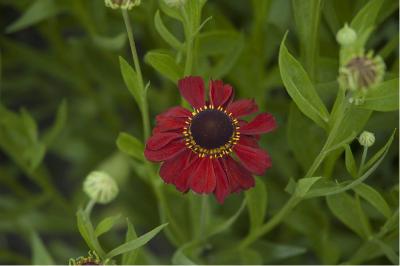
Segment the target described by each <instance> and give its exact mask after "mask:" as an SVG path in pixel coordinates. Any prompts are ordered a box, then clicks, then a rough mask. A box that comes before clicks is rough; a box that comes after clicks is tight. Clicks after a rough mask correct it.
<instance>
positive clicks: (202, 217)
mask: <svg viewBox="0 0 400 266" xmlns="http://www.w3.org/2000/svg"><path fill="white" fill-rule="evenodd" d="M207 206H208V200H207V197H206V196H202V198H201V211H200V228H199V231H198V232H199V235H198V238H199V239H202V238H203V237H204V236H205V233H206V232H205V229H206V215H207Z"/></svg>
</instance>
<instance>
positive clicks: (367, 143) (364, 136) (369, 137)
mask: <svg viewBox="0 0 400 266" xmlns="http://www.w3.org/2000/svg"><path fill="white" fill-rule="evenodd" d="M358 142H360V144H361V145H362V146H364V147H371V146H372V145H374V143H375V136H374V134H373V133H371V132H368V131H364V132H363V133H361V135H360V136H359V137H358Z"/></svg>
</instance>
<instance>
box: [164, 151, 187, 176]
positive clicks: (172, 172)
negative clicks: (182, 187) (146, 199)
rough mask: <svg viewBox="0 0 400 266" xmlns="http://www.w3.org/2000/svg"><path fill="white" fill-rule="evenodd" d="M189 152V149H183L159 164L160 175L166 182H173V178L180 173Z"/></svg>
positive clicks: (185, 164)
mask: <svg viewBox="0 0 400 266" xmlns="http://www.w3.org/2000/svg"><path fill="white" fill-rule="evenodd" d="M190 153H191V151H190V150H189V149H184V150H182V152H180V153H178V154H177V155H176V156H175V157H173V158H171V159H169V160H167V161H165V162H164V163H163V164H162V165H161V167H160V176H161V178H162V179H163V180H164V181H165V182H166V183H174V180H175V179H176V178H177V177H178V176H179V175H180V174H181V172H182V169H185V168H186V167H187V165H188V161H187V160H188V156H189V155H190Z"/></svg>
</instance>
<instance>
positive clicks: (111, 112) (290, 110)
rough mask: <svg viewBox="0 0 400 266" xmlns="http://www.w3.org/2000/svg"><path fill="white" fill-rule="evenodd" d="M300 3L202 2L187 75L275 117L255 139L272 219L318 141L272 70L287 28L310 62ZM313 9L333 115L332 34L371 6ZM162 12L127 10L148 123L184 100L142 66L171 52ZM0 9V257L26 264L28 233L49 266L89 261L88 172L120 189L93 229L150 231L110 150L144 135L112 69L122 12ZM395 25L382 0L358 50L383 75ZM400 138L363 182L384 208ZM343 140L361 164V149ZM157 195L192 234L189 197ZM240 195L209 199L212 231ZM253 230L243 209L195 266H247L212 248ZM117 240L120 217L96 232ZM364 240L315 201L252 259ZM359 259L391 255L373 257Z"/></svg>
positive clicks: (392, 69)
mask: <svg viewBox="0 0 400 266" xmlns="http://www.w3.org/2000/svg"><path fill="white" fill-rule="evenodd" d="M38 2H41V3H38ZM295 2H299V1H291V0H271V1H262V0H260V1H258V0H253V1H247V0H242V1H231V0H218V1H216V0H208V1H207V3H206V5H205V7H204V9H203V15H202V17H203V19H205V18H207V17H209V16H212V20H211V21H210V22H208V23H207V24H206V26H205V27H204V29H203V30H202V32H204V33H202V34H203V35H201V36H202V37H204V36H206V37H204V38H202V39H201V40H203V41H199V44H198V46H197V51H198V57H197V59H196V61H195V68H194V69H195V70H194V72H195V74H199V75H202V76H204V77H205V78H206V79H210V78H213V79H223V80H224V81H226V82H228V83H230V84H232V85H233V86H234V88H235V90H236V95H237V96H236V97H250V98H255V99H256V101H257V103H258V104H259V106H260V109H261V110H262V111H265V110H266V111H268V112H270V113H272V114H274V116H275V117H276V119H277V121H278V124H279V128H278V130H276V131H274V132H273V133H271V134H269V135H268V136H266V137H264V138H263V139H262V146H263V147H264V148H266V149H267V150H268V151H269V153H270V154H271V157H272V159H273V167H272V168H271V169H270V170H269V171H268V172H267V174H266V176H265V177H262V178H261V180H262V183H261V185H263V186H266V188H267V190H268V211H267V219H268V217H270V216H271V215H272V214H273V213H275V212H276V210H277V209H279V208H280V206H281V205H282V204H283V202H284V201H285V199H287V197H288V196H287V193H286V192H285V191H284V188H285V186H286V184H287V183H288V182H289V179H290V178H295V179H296V178H298V177H300V176H302V175H304V172H305V170H306V169H308V167H309V166H310V164H311V162H312V160H313V159H314V157H315V156H316V155H317V153H318V152H319V150H320V148H321V145H322V143H323V139H324V132H323V131H322V129H320V128H318V127H317V126H316V125H314V124H313V123H312V121H311V120H309V119H308V118H306V117H305V116H304V115H302V114H301V113H300V112H299V111H298V110H297V108H296V107H295V106H294V105H293V103H292V101H291V99H290V97H289V96H288V95H287V93H286V91H285V89H284V88H283V86H282V81H281V78H280V74H279V68H278V63H277V57H278V50H279V44H280V42H281V40H282V38H283V35H284V33H285V32H286V31H287V30H289V37H288V40H287V41H286V45H287V46H288V47H289V49H290V50H291V51H292V53H293V54H295V55H296V57H297V58H300V61H301V62H302V63H304V62H306V61H307V59H306V58H307V55H306V54H305V53H304V47H306V46H307V45H308V44H307V40H300V39H299V38H298V28H297V27H296V22H295V18H294V14H293V8H292V7H293V5H294V3H295ZM304 2H308V1H307V0H305V1H304ZM320 2H321V3H320V5H321V10H320V19H319V21H320V22H319V26H318V27H319V30H318V36H317V40H318V41H317V47H316V49H317V51H318V52H317V59H316V61H317V62H318V64H317V67H316V68H315V70H314V73H312V74H311V77H312V80H313V82H314V83H315V84H316V88H317V90H318V93H319V95H320V96H321V98H323V100H324V102H325V104H326V105H327V107H328V109H330V108H331V106H332V104H333V101H334V99H335V95H336V92H337V89H338V85H337V81H336V79H337V73H338V52H339V46H338V44H337V42H336V40H335V35H336V32H337V31H338V30H339V29H340V28H341V27H342V26H343V25H344V23H345V22H350V21H351V19H352V18H353V17H354V15H355V14H356V13H357V11H358V10H360V8H361V7H362V6H364V5H365V4H366V3H367V2H368V1H367V0H354V1H348V0H321V1H320ZM304 4H305V5H306V3H304ZM33 5H36V9H37V10H40V12H39V11H37V10H36V11H35V12H36V13H37V15H36V16H37V17H36V21H33V22H32V23H29V24H26V25H25V24H24V22H21V21H20V20H18V19H19V18H20V17H21V16H22V15H23V14H24V13H25V12H26V11H27V10H31V8H32V6H33ZM159 8H160V7H159V3H158V1H156V0H142V4H141V5H140V6H139V7H136V8H134V9H133V10H132V11H131V12H130V17H131V19H132V24H133V31H134V35H135V38H136V42H137V49H138V53H139V57H140V60H141V62H142V70H143V71H144V77H145V80H146V81H150V89H149V95H148V98H149V106H150V113H151V117H152V125H154V121H153V118H154V116H155V115H156V114H158V113H160V112H162V111H164V110H166V109H167V108H169V107H171V106H174V105H179V103H180V96H179V94H178V90H177V88H176V85H175V84H174V83H173V82H171V81H170V80H168V79H165V78H163V77H162V76H161V75H160V74H159V73H157V72H156V71H155V70H154V69H153V68H152V67H151V66H150V65H149V64H146V62H145V60H144V57H145V54H146V53H147V52H149V51H151V50H154V49H166V50H170V48H169V46H168V44H167V43H165V42H164V41H163V40H162V39H161V38H160V36H159V34H158V33H157V31H156V29H155V26H154V15H155V13H156V11H157V10H158V9H159ZM31 12H32V11H31ZM0 14H1V15H0V30H1V35H0V52H1V81H0V108H1V109H0V138H1V139H0V263H3V264H5V263H7V264H29V263H31V243H30V234H31V232H32V231H33V230H34V231H36V232H38V233H39V234H40V236H41V238H42V240H43V242H44V243H45V245H46V247H47V249H48V250H49V252H50V253H51V254H52V256H53V257H54V258H55V260H56V262H57V263H60V264H66V263H67V261H68V258H71V257H78V256H80V255H85V254H86V253H87V250H88V248H87V247H86V246H85V243H84V241H83V240H82V238H81V237H80V235H79V232H78V230H77V227H76V221H75V219H76V218H75V212H76V209H77V208H78V207H79V206H82V205H83V204H84V203H85V202H86V201H87V198H86V196H85V195H84V194H83V192H82V181H83V180H84V178H85V176H86V175H87V174H88V173H89V172H90V171H92V170H94V169H106V170H110V171H112V172H113V176H114V177H115V178H116V179H117V181H118V183H119V186H120V190H121V191H120V194H119V196H118V198H117V199H116V200H115V201H113V202H112V203H111V204H109V205H107V206H101V207H98V208H97V209H96V211H95V212H94V218H93V219H94V220H95V221H99V220H100V219H101V218H103V217H106V216H107V215H112V214H116V213H122V214H123V216H127V217H129V218H130V219H131V221H132V222H133V223H134V224H135V226H136V229H137V231H138V232H139V233H143V232H147V231H148V230H150V229H152V228H154V227H156V226H157V225H159V224H160V221H159V215H158V210H157V202H156V198H155V196H154V194H153V192H152V189H151V187H150V186H149V184H148V182H147V181H146V177H145V176H143V175H141V174H140V173H141V171H142V172H143V171H144V170H143V166H142V165H140V164H139V163H138V162H136V161H134V160H132V159H130V158H128V157H127V156H125V155H123V154H122V153H120V152H118V149H117V148H116V144H115V141H116V138H117V136H118V134H119V132H121V131H125V132H129V133H130V134H132V135H135V136H137V137H138V138H141V137H142V123H141V116H140V113H139V109H138V108H137V106H136V104H135V102H134V101H133V99H132V97H131V95H130V93H129V91H128V90H127V89H126V86H125V84H124V82H123V79H122V76H121V73H120V67H119V61H118V56H122V57H124V58H125V59H126V60H128V61H129V62H130V51H129V48H128V43H127V39H126V33H125V27H124V24H123V20H122V17H121V12H119V11H115V10H111V9H109V8H106V7H105V6H104V2H103V1H102V0H69V1H67V0H57V1H56V0H53V1H51V0H37V1H31V0H18V1H15V0H0ZM161 16H162V19H163V21H164V23H165V24H166V25H168V27H169V29H170V30H171V31H172V32H173V33H174V34H176V36H178V37H179V38H180V39H181V40H183V38H184V36H183V31H182V29H181V25H180V24H179V23H178V22H177V21H175V20H173V19H171V18H169V17H167V16H165V15H164V14H163V13H162V14H161ZM398 23H399V17H398V1H395V0H385V1H384V3H383V6H382V8H381V11H380V13H379V16H378V20H377V25H378V27H377V28H376V30H375V31H374V33H373V34H372V37H371V38H370V40H369V41H368V44H367V49H373V50H374V51H375V52H376V53H378V54H380V55H381V56H382V58H383V59H384V61H385V63H386V66H387V73H386V79H389V78H394V77H397V76H398V74H397V73H398V65H399V50H398V34H399V33H398V32H399V28H398ZM199 38H200V37H199ZM130 63H132V62H130ZM23 110H25V111H23ZM289 114H290V116H291V117H290V119H289ZM6 117H7V118H6ZM10 117H11V118H10ZM398 118H399V117H398V113H397V112H386V113H380V112H375V113H374V114H373V116H372V117H371V119H370V121H369V122H368V124H367V126H366V129H367V130H369V131H372V132H374V133H375V136H376V143H375V145H374V146H373V147H372V148H371V149H370V154H371V155H372V154H373V153H375V152H376V151H377V150H378V149H379V148H380V147H382V146H383V145H384V144H385V143H386V141H387V139H388V138H389V136H390V134H391V133H392V131H393V129H394V128H398ZM289 120H290V121H292V122H290V121H289ZM34 121H36V122H34ZM293 121H294V122H293ZM397 139H398V138H397V136H396V138H395V141H394V143H393V144H392V148H391V149H390V151H389V153H388V155H387V157H386V158H385V160H384V161H383V163H382V164H381V165H380V166H379V168H378V169H377V171H376V172H375V173H374V174H373V175H372V177H370V178H369V179H368V181H367V183H368V184H369V185H371V186H372V187H374V188H375V189H376V190H378V191H379V192H381V193H382V195H384V198H385V199H386V201H387V202H388V203H389V205H390V206H391V207H392V209H393V210H395V209H396V208H397V206H398V160H399V158H398V140H397ZM351 146H352V149H353V153H354V154H356V159H357V160H359V157H360V155H361V148H360V146H359V144H358V142H357V141H355V142H353V144H352V145H351ZM330 167H333V175H332V176H334V177H335V179H339V180H340V179H344V178H345V177H346V176H348V174H347V173H346V170H345V166H344V156H343V155H342V156H341V157H340V159H339V161H338V162H337V163H336V164H335V165H333V166H330V165H328V164H325V165H324V166H323V167H322V169H321V173H324V171H327V172H329V171H330V170H329V169H330ZM165 190H166V192H167V196H168V198H169V201H170V202H173V204H171V206H173V211H174V212H176V216H177V217H178V218H177V219H178V220H179V221H180V222H181V223H182V230H183V234H184V235H187V236H188V237H189V238H190V236H189V233H188V234H187V233H186V231H185V230H186V229H187V227H188V226H189V227H190V225H188V224H187V223H185V220H184V219H185V216H187V214H188V212H189V210H190V204H189V200H188V197H189V196H188V195H186V196H185V195H181V194H179V193H177V192H176V191H175V190H174V188H172V187H171V186H167V185H165ZM189 194H191V193H189ZM190 197H192V196H190ZM242 198H243V194H239V195H236V194H235V195H232V196H230V197H229V198H228V200H227V201H226V203H225V204H224V205H218V204H217V203H216V201H215V200H214V199H210V202H211V208H212V212H213V215H214V218H213V219H214V220H212V221H213V222H214V223H215V224H218V222H219V221H221V220H222V219H226V218H227V217H230V216H231V215H232V214H233V213H234V212H235V211H236V210H237V208H238V207H239V205H240V202H241V199H242ZM363 207H364V209H365V212H366V214H367V216H368V218H369V219H370V222H371V225H372V227H375V228H379V226H380V225H382V223H383V222H384V217H383V216H381V215H380V214H379V213H378V212H377V211H376V210H375V209H373V208H372V207H371V206H369V205H367V204H366V203H365V202H364V203H363ZM180 217H182V219H179V218H180ZM248 223H249V222H248V217H247V214H246V213H245V212H243V213H242V214H241V216H240V217H239V220H238V222H236V223H235V224H234V225H233V227H232V228H230V229H229V231H228V232H227V233H226V234H225V235H221V236H219V237H216V238H215V239H213V240H212V244H210V247H209V249H205V250H203V252H204V254H203V255H202V258H203V259H202V262H203V263H234V262H236V263H242V262H247V263H249V262H248V261H245V260H243V261H241V260H242V258H226V257H224V254H223V252H218V250H223V248H220V247H224V246H225V245H228V244H227V243H234V242H235V241H237V240H238V239H241V238H243V236H244V235H245V234H246V232H247V228H248ZM187 230H189V229H187ZM124 234H125V224H124V221H123V219H122V220H121V223H119V224H118V225H117V227H116V229H114V231H113V233H110V234H107V235H106V236H104V245H105V246H106V247H113V246H115V245H117V244H118V243H120V242H121V241H122V239H123V237H124ZM397 241H398V228H397V233H396V232H395V233H394V234H393V235H392V238H391V239H389V242H390V243H391V244H392V245H393V246H394V247H395V248H396V249H397V250H398V243H397ZM362 243H363V240H362V239H360V237H358V236H357V235H356V234H354V233H353V232H352V231H351V230H350V229H348V228H347V227H346V226H344V225H343V224H342V223H341V222H340V221H339V220H337V219H336V218H335V217H334V216H333V215H332V214H331V212H330V211H329V209H328V208H327V206H326V203H325V201H324V200H312V201H311V200H310V201H305V202H303V203H302V204H301V205H300V206H299V207H298V208H296V209H295V211H294V212H293V213H291V214H290V215H289V217H288V218H286V219H285V221H284V223H283V225H282V226H280V227H278V228H277V229H275V230H274V231H272V232H271V233H270V234H268V235H267V236H265V237H264V239H263V242H262V243H261V244H259V245H260V246H259V248H258V252H259V254H261V256H262V257H263V260H262V262H263V263H275V264H299V263H300V264H318V263H330V264H335V263H338V262H341V261H343V260H344V261H345V260H346V259H349V258H350V257H351V256H352V255H353V254H354V252H355V251H356V250H357V249H358V247H359V246H360V245H362ZM396 243H397V244H396ZM175 249H176V247H174V245H173V244H171V242H170V241H168V240H167V238H166V236H165V235H164V234H160V235H159V236H157V237H156V238H155V240H154V241H152V242H151V243H150V245H148V246H146V248H143V249H142V251H141V253H140V256H139V260H138V263H144V264H146V263H153V264H158V263H163V264H169V263H170V262H171V256H172V254H173V252H174V251H175ZM378 253H379V252H378ZM232 260H233V262H232ZM358 263H372V264H388V263H390V261H389V260H388V259H387V258H386V257H385V256H382V253H379V254H377V255H376V256H371V258H365V261H364V260H362V261H359V262H358Z"/></svg>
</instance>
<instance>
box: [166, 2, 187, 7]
mask: <svg viewBox="0 0 400 266" xmlns="http://www.w3.org/2000/svg"><path fill="white" fill-rule="evenodd" d="M164 2H165V3H166V4H167V5H168V6H169V7H172V8H179V7H182V6H184V5H185V3H186V0H164Z"/></svg>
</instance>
